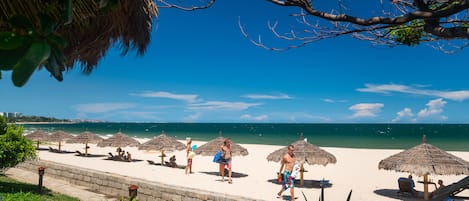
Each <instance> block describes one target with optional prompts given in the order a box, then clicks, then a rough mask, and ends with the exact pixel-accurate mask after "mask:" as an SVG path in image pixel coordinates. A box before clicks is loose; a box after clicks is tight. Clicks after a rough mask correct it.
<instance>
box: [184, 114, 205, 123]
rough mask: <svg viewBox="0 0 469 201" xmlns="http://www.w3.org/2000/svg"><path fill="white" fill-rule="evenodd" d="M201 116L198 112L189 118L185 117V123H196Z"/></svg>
mask: <svg viewBox="0 0 469 201" xmlns="http://www.w3.org/2000/svg"><path fill="white" fill-rule="evenodd" d="M200 116H202V113H200V112H196V113H194V114H191V115H189V116H186V117H184V121H185V122H194V121H197V120H198V119H199V118H200Z"/></svg>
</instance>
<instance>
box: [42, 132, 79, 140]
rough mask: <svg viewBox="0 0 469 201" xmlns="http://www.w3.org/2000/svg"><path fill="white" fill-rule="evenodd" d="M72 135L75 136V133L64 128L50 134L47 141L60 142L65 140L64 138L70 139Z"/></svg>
mask: <svg viewBox="0 0 469 201" xmlns="http://www.w3.org/2000/svg"><path fill="white" fill-rule="evenodd" d="M72 137H73V135H70V134H68V133H65V132H64V131H62V130H59V131H56V132H55V133H53V134H52V135H50V136H49V138H48V139H47V141H50V142H58V141H64V140H67V139H70V138H72Z"/></svg>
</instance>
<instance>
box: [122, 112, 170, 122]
mask: <svg viewBox="0 0 469 201" xmlns="http://www.w3.org/2000/svg"><path fill="white" fill-rule="evenodd" d="M157 114H158V113H157V112H143V111H123V112H119V115H123V116H125V117H126V118H127V119H144V120H157V119H161V118H160V117H159V116H158V115H157Z"/></svg>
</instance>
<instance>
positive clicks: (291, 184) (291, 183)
mask: <svg viewBox="0 0 469 201" xmlns="http://www.w3.org/2000/svg"><path fill="white" fill-rule="evenodd" d="M294 151H295V147H294V146H293V145H288V152H287V153H286V154H285V155H284V156H283V159H282V162H281V164H282V165H281V166H280V171H279V172H278V174H279V175H278V176H279V177H280V174H281V172H282V169H283V167H284V166H285V172H284V173H283V179H282V189H280V191H279V192H278V193H277V198H280V197H281V196H282V192H283V191H285V190H287V189H288V188H290V194H291V200H294V199H295V179H293V178H292V177H291V176H290V175H291V173H292V171H293V166H294V165H295V161H296V157H295V154H294V153H293V152H294Z"/></svg>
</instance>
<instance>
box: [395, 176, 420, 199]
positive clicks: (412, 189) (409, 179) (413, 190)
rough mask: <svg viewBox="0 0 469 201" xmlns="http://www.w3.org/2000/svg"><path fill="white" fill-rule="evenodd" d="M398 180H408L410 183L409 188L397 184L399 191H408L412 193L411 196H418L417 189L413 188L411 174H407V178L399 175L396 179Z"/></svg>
mask: <svg viewBox="0 0 469 201" xmlns="http://www.w3.org/2000/svg"><path fill="white" fill-rule="evenodd" d="M398 182H399V183H400V182H408V183H409V184H410V189H401V186H400V185H399V191H400V192H409V193H410V194H412V196H414V197H419V193H418V191H416V190H415V182H414V180H413V179H412V175H410V174H409V177H408V178H405V177H400V178H399V179H398Z"/></svg>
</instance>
